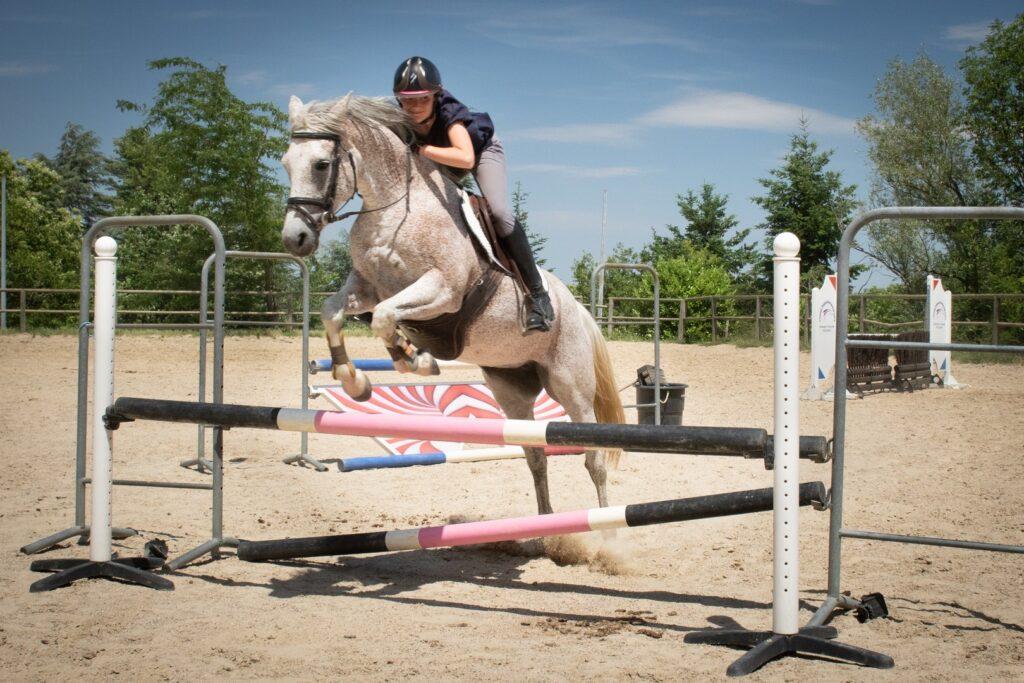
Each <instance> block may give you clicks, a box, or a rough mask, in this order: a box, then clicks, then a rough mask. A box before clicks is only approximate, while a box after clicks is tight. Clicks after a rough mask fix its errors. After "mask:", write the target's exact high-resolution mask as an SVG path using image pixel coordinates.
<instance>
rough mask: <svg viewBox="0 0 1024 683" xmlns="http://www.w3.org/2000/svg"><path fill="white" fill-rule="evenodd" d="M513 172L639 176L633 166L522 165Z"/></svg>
mask: <svg viewBox="0 0 1024 683" xmlns="http://www.w3.org/2000/svg"><path fill="white" fill-rule="evenodd" d="M512 170H513V171H516V172H527V173H555V174H558V175H567V176H572V177H574V178H621V177H623V176H634V175H639V174H640V169H639V168H636V167H635V166H572V165H569V164H524V165H522V166H513V168H512Z"/></svg>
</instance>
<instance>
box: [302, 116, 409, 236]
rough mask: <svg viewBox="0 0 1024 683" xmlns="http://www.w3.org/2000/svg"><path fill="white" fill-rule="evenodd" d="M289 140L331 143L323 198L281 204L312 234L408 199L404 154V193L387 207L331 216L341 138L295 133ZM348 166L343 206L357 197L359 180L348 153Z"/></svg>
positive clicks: (336, 182) (336, 187)
mask: <svg viewBox="0 0 1024 683" xmlns="http://www.w3.org/2000/svg"><path fill="white" fill-rule="evenodd" d="M291 137H292V139H293V140H296V139H298V140H330V141H331V142H332V143H333V147H332V149H331V174H330V177H329V179H328V181H327V189H326V190H325V191H324V196H323V198H322V199H317V198H316V197H288V200H287V201H286V202H285V203H286V205H287V206H288V207H289V209H294V210H295V212H296V213H298V214H299V218H301V219H302V222H303V223H305V224H306V225H308V226H309V228H310V230H312V231H313V232H320V230H322V229H323V228H324V226H326V225H327V224H328V223H331V222H333V221H340V220H344V219H345V218H348V217H349V216H355V215H358V214H361V213H371V212H373V211H380V210H381V209H386V208H388V207H389V206H394V205H395V204H397V203H398V202H399V201H401V200H402V199H403V198H404V197H408V196H409V183H410V182H411V180H412V168H411V159H412V157H411V152H407V153H406V161H407V164H406V183H405V193H404V194H403V195H402V196H401V197H399V198H398V199H396V200H395V201H393V202H391V203H390V204H385V205H384V206H379V207H377V208H376V209H363V210H361V211H346V212H345V213H343V214H341V215H340V216H335V215H334V193H335V192H336V191H337V189H338V167H339V165H340V164H339V159H338V157H339V154H338V152H339V151H340V150H341V136H340V135H337V134H335V133H314V132H308V131H298V132H293V133H292V136H291ZM348 163H349V166H350V167H351V168H352V196H351V197H349V198H348V199H346V200H345V204H348V203H349V202H350V201H352V197H355V196H356V195H357V194H359V176H358V175H357V174H356V161H355V159H354V158H353V157H352V152H351V150H349V152H348ZM345 204H342V207H344V205H345ZM307 206H313V207H316V208H318V209H320V214H319V216H314V215H313V214H312V213H310V211H309V209H307V208H306V207H307Z"/></svg>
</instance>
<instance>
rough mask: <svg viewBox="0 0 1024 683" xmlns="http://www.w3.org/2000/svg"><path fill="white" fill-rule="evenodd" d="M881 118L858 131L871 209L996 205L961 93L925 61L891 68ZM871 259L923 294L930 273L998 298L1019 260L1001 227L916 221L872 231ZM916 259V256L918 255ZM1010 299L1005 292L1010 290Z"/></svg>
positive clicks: (882, 90) (879, 94)
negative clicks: (997, 289)
mask: <svg viewBox="0 0 1024 683" xmlns="http://www.w3.org/2000/svg"><path fill="white" fill-rule="evenodd" d="M874 100H875V106H876V109H877V111H878V114H877V115H876V116H868V117H865V118H864V119H862V120H861V121H860V122H859V123H858V130H859V131H860V133H861V135H863V136H864V138H865V139H866V140H867V143H868V157H869V159H870V160H871V162H872V166H873V170H874V176H875V178H874V181H873V188H872V203H873V204H875V205H876V206H877V205H882V206H884V205H889V206H891V205H898V206H983V205H986V204H991V203H993V202H995V201H996V200H995V198H994V197H993V195H992V193H991V192H989V191H988V190H987V189H986V188H985V186H984V183H983V182H982V180H981V179H980V178H979V176H978V173H977V170H976V164H975V162H974V160H973V157H972V152H971V144H972V143H971V140H972V138H973V137H975V136H972V134H971V133H970V131H969V130H968V129H966V128H965V125H964V122H965V117H964V105H963V101H962V100H961V98H960V97H959V96H958V93H957V90H956V85H955V84H954V82H953V79H951V78H950V77H949V76H948V75H947V74H946V73H945V72H944V71H943V69H942V67H941V66H939V65H938V64H936V63H935V62H934V61H932V60H931V59H930V58H929V57H928V56H927V55H920V56H918V57H917V58H916V59H915V60H914V61H913V62H911V63H909V64H908V63H906V62H903V61H901V60H893V61H892V62H891V63H890V64H889V68H888V70H887V71H886V73H885V75H884V76H883V77H882V78H881V79H880V80H879V82H878V85H877V87H876V89H875V93H874ZM868 235H869V244H868V245H867V246H865V247H864V250H865V252H866V253H868V254H869V255H870V256H872V257H874V258H875V260H877V261H878V262H879V263H881V264H882V265H883V266H885V267H886V268H888V269H889V270H890V271H892V272H893V273H895V274H896V275H897V276H898V277H899V278H900V280H901V281H902V282H903V285H904V287H906V288H907V290H908V291H918V290H919V289H920V287H921V282H922V281H923V276H924V275H925V273H927V272H932V273H935V274H937V275H941V276H942V277H943V278H944V279H945V280H946V281H947V283H948V284H951V285H952V286H953V287H954V288H955V289H956V290H959V291H967V292H979V291H985V290H989V291H991V290H992V285H993V283H994V282H996V281H998V280H999V278H1000V274H1001V273H1005V272H1006V271H1007V269H1008V268H1011V267H1010V266H1009V263H1010V262H1011V261H1012V259H1013V253H1014V251H1015V248H1014V247H1013V246H1012V245H1013V244H1014V243H1016V244H1020V242H1019V240H1014V239H1013V238H1012V237H1011V236H1006V235H1005V234H1004V233H1003V231H1002V227H1001V226H1000V225H999V223H998V222H996V221H929V222H927V223H914V222H911V221H900V222H898V223H897V222H887V223H880V224H878V225H877V226H875V227H871V228H869V233H868ZM915 252H916V253H915ZM1004 291H1005V290H1004Z"/></svg>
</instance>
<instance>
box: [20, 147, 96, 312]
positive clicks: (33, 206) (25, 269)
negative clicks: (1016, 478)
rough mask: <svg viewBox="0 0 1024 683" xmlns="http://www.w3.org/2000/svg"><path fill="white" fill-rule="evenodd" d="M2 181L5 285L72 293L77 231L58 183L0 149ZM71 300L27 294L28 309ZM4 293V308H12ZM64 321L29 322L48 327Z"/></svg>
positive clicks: (38, 165) (42, 168) (34, 163)
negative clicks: (4, 193) (4, 195)
mask: <svg viewBox="0 0 1024 683" xmlns="http://www.w3.org/2000/svg"><path fill="white" fill-rule="evenodd" d="M0 174H3V175H6V176H7V284H8V285H9V286H11V287H26V288H29V287H32V288H36V287H38V288H51V287H52V288H77V287H78V270H79V263H78V257H79V253H80V249H81V244H82V243H81V238H82V230H81V224H80V222H79V218H78V216H77V215H76V214H74V213H72V212H71V211H69V210H68V209H67V208H66V207H65V206H64V193H63V188H62V185H61V178H60V176H59V175H57V173H56V172H55V171H54V170H53V169H51V168H50V167H49V166H47V165H46V164H45V163H43V162H42V161H40V160H38V159H21V160H18V161H14V160H13V159H12V158H11V155H10V154H9V153H8V152H7V151H6V150H0ZM76 301H77V298H76V297H71V298H69V297H67V296H61V295H58V294H30V295H29V299H28V304H29V307H30V308H75V302H76ZM16 303H17V298H15V299H14V300H13V301H12V296H11V295H10V294H8V305H16ZM72 319H73V316H72V317H69V318H68V319H67V320H59V319H54V318H50V319H45V322H44V319H43V318H40V317H35V318H30V322H37V321H38V322H40V323H42V324H45V325H53V324H58V323H62V322H70V321H71V320H72Z"/></svg>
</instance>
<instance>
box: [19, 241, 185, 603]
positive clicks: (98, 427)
mask: <svg viewBox="0 0 1024 683" xmlns="http://www.w3.org/2000/svg"><path fill="white" fill-rule="evenodd" d="M94 250H95V252H96V258H95V267H94V271H95V284H94V289H93V291H94V293H95V294H94V295H95V305H96V311H95V315H94V317H93V344H94V348H95V360H94V362H93V390H92V391H93V394H92V400H93V408H92V410H93V413H92V481H91V482H90V484H91V486H92V501H91V502H92V510H91V511H90V520H89V560H88V561H86V560H76V559H71V560H67V559H61V560H39V561H36V562H33V563H32V565H31V569H32V571H44V572H57V573H56V574H54V575H53V576H48V577H46V578H45V579H40V580H39V581H36V582H35V583H33V584H32V586H31V587H30V588H29V590H30V591H31V592H33V593H36V592H39V591H47V590H53V589H54V588H60V587H61V586H66V585H68V584H70V583H72V582H73V581H75V580H77V579H88V578H99V577H103V578H108V579H117V580H119V581H125V582H129V583H135V584H139V585H142V586H147V587H149V588H156V589H158V590H173V589H174V584H173V583H171V582H170V581H168V580H167V579H165V578H163V577H160V576H157V575H156V574H153V573H152V572H150V571H147V570H148V569H150V568H152V563H151V562H150V561H149V560H147V559H145V558H131V557H129V558H115V557H114V554H113V549H112V547H111V538H112V532H111V528H110V497H111V490H112V489H113V484H112V482H111V473H112V471H113V465H112V463H111V432H110V430H108V429H107V428H106V424H105V423H104V421H103V416H104V415H105V414H106V412H107V408H109V407H110V405H111V403H113V401H114V330H115V326H116V322H117V257H116V256H115V254H116V253H117V242H115V241H114V238H113V237H109V236H107V235H104V236H102V237H100V238H99V239H97V240H96V244H95V246H94Z"/></svg>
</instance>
